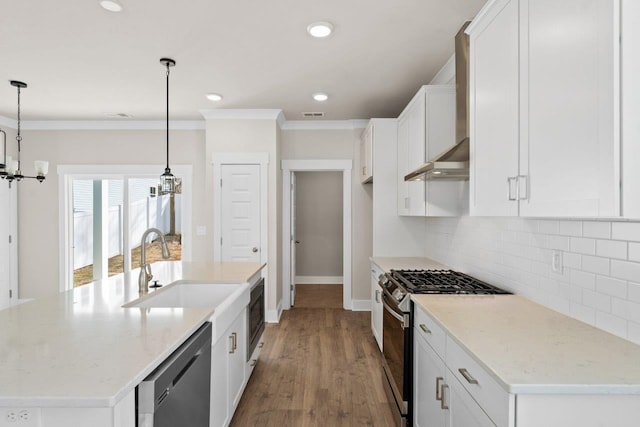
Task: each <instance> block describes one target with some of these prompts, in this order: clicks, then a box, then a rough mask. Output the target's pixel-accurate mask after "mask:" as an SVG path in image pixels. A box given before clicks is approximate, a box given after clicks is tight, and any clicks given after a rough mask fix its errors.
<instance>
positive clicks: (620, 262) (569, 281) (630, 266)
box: [425, 217, 640, 343]
mask: <svg viewBox="0 0 640 427" xmlns="http://www.w3.org/2000/svg"><path fill="white" fill-rule="evenodd" d="M425 222H426V227H427V231H426V236H425V240H426V244H427V251H426V254H425V255H426V256H428V257H430V258H433V259H435V260H437V261H441V262H443V263H445V264H447V265H448V266H450V267H452V268H455V269H460V270H461V271H463V272H466V273H469V274H471V275H473V276H475V277H477V278H479V279H482V280H485V281H487V282H489V283H492V284H495V285H497V286H499V287H502V288H505V289H508V290H510V291H512V292H514V293H516V294H519V295H523V296H525V297H527V298H529V299H531V300H533V301H536V302H538V303H540V304H543V305H545V306H547V307H550V308H552V309H554V310H557V311H559V312H561V313H564V314H567V315H569V316H572V317H575V318H577V319H580V320H582V321H584V322H587V323H589V324H591V325H595V326H597V327H599V328H601V329H604V330H606V331H609V332H611V333H613V334H615V335H618V336H621V337H623V338H627V339H629V340H631V341H634V342H636V343H640V223H639V222H610V221H586V220H585V221H582V220H553V219H550V220H547V219H544V220H535V219H523V218H479V217H478V218H474V217H466V218H427V219H425ZM554 249H556V250H561V251H563V258H564V270H563V272H562V274H557V273H554V272H552V271H551V252H552V250H554Z"/></svg>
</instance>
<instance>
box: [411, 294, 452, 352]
mask: <svg viewBox="0 0 640 427" xmlns="http://www.w3.org/2000/svg"><path fill="white" fill-rule="evenodd" d="M413 324H414V334H415V336H416V337H418V336H419V337H422V338H423V339H424V340H425V341H426V342H427V343H429V345H430V346H431V347H432V348H433V349H434V350H435V351H436V353H437V354H438V356H440V357H441V358H442V359H443V360H444V355H445V351H444V349H445V342H446V339H447V336H446V334H445V333H444V330H443V329H442V328H441V327H440V326H439V325H438V324H437V323H436V322H435V320H433V319H432V318H431V317H430V316H429V315H428V314H427V313H425V311H424V310H422V308H420V306H419V305H417V304H414V311H413Z"/></svg>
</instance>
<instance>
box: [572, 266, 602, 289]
mask: <svg viewBox="0 0 640 427" xmlns="http://www.w3.org/2000/svg"><path fill="white" fill-rule="evenodd" d="M571 284H572V285H576V286H580V287H581V288H584V289H591V290H595V288H596V275H595V274H593V273H585V272H584V271H580V270H572V271H571Z"/></svg>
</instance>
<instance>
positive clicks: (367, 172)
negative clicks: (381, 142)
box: [360, 120, 375, 184]
mask: <svg viewBox="0 0 640 427" xmlns="http://www.w3.org/2000/svg"><path fill="white" fill-rule="evenodd" d="M374 127H375V124H374V121H373V120H370V121H369V125H368V126H367V127H366V129H365V130H364V131H363V132H362V135H361V136H360V182H362V183H363V184H368V183H370V182H373V138H374Z"/></svg>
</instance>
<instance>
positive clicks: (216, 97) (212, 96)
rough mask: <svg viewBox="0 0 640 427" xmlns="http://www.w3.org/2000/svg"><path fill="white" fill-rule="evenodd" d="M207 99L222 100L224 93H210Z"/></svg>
mask: <svg viewBox="0 0 640 427" xmlns="http://www.w3.org/2000/svg"><path fill="white" fill-rule="evenodd" d="M207 99H208V100H209V101H216V102H217V101H222V95H220V94H219V93H208V94H207Z"/></svg>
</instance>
